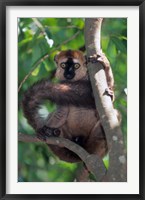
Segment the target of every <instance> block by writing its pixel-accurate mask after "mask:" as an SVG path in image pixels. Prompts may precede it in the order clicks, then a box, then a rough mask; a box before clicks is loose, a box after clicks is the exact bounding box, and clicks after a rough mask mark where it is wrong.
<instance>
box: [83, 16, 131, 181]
mask: <svg viewBox="0 0 145 200" xmlns="http://www.w3.org/2000/svg"><path fill="white" fill-rule="evenodd" d="M102 20H103V18H87V19H86V20H85V40H86V50H87V56H88V57H90V56H93V55H95V54H100V52H101V43H100V38H101V24H102ZM88 71H89V75H90V81H91V84H92V89H93V94H94V97H95V103H96V108H97V111H98V113H99V116H100V120H101V123H102V125H103V128H104V131H105V134H106V138H107V143H108V147H109V162H110V163H109V169H108V172H107V177H104V181H109V182H126V181H127V167H126V164H127V156H126V150H125V147H124V144H123V135H122V132H121V129H120V124H119V122H118V119H117V116H116V113H115V111H114V108H113V104H112V101H111V98H110V96H107V95H105V90H106V88H108V85H107V81H106V75H105V71H104V66H103V65H102V64H101V63H99V62H97V63H89V64H88Z"/></svg>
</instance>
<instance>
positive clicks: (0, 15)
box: [0, 0, 145, 200]
mask: <svg viewBox="0 0 145 200" xmlns="http://www.w3.org/2000/svg"><path fill="white" fill-rule="evenodd" d="M44 5H47V6H50V5H53V6H139V16H140V20H139V25H140V33H139V37H140V38H139V40H140V47H139V48H140V56H139V65H140V69H139V84H140V88H139V92H140V93H139V97H140V100H139V103H140V109H139V112H140V114H139V117H140V119H139V124H140V135H139V148H140V149H139V151H140V155H139V158H140V161H139V166H140V167H139V170H140V173H139V187H140V188H139V194H135V195H134V194H108V195H107V194H101V195H100V194H96V195H94V194H92V195H83V194H81V195H76V194H70V195H67V194H64V195H60V194H55V195H54V194H53V195H43V194H40V195H36V194H33V195H28V194H20V195H16V194H6V184H7V182H6V70H7V69H6V7H7V6H44ZM0 44H1V48H0V199H20V200H21V199H40V200H41V199H55V200H56V199H75V200H77V199H102V200H108V199H115V200H121V199H122V200H123V199H125V200H133V199H134V200H138V199H140V200H144V199H145V170H144V169H145V145H144V142H145V134H144V131H145V123H144V120H145V117H144V116H145V106H144V102H145V91H144V90H145V78H144V75H145V1H144V0H116V1H115V0H89V1H84V0H83V1H81V0H73V1H67V0H60V1H58V0H41V1H40V0H29V1H27V0H2V1H0ZM132 70H135V68H134V67H133V68H132ZM134 83H135V81H134ZM134 95H136V94H135V91H134ZM7 115H8V113H7Z"/></svg>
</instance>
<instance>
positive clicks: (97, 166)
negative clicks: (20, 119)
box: [18, 133, 106, 181]
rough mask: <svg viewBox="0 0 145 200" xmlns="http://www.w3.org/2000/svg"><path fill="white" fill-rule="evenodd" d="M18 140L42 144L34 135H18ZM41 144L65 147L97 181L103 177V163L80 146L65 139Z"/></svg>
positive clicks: (104, 170) (54, 139)
mask: <svg viewBox="0 0 145 200" xmlns="http://www.w3.org/2000/svg"><path fill="white" fill-rule="evenodd" d="M18 140H19V141H21V142H31V143H32V142H42V141H41V140H39V139H38V138H37V137H36V135H27V134H22V133H19V134H18ZM43 143H47V144H51V145H57V146H60V147H66V148H67V149H69V150H70V151H73V152H74V153H76V154H77V155H78V156H79V157H80V159H81V160H82V161H83V162H84V163H85V165H86V167H87V169H88V170H89V171H90V172H92V173H93V174H94V176H95V177H96V180H97V181H100V180H102V178H103V177H104V175H105V172H106V169H105V167H104V164H103V161H102V160H101V159H100V158H99V157H98V156H97V155H92V154H89V153H88V152H87V151H86V150H85V149H83V148H82V147H81V146H79V145H77V144H76V143H74V142H72V141H70V140H68V139H65V138H58V137H50V138H47V140H46V141H44V142H43Z"/></svg>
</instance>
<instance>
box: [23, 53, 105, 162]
mask: <svg viewBox="0 0 145 200" xmlns="http://www.w3.org/2000/svg"><path fill="white" fill-rule="evenodd" d="M68 58H69V59H71V62H72V60H73V61H74V62H78V63H79V64H80V67H79V68H78V69H76V70H75V76H74V77H73V78H72V79H71V80H66V79H65V77H64V69H63V68H61V66H60V65H61V63H62V62H67V60H68ZM55 61H56V63H57V70H56V77H57V78H59V79H60V83H56V84H52V83H50V82H49V81H48V80H42V81H40V82H38V83H36V84H34V85H33V86H31V87H30V88H29V89H28V91H27V92H26V93H25V95H24V98H23V102H22V105H23V110H24V114H25V116H26V118H27V120H28V122H29V123H30V124H31V125H32V127H33V128H34V129H35V130H36V132H37V131H38V130H40V129H41V128H42V127H44V126H46V127H50V128H57V129H59V131H60V135H59V137H63V138H67V139H70V140H72V141H74V142H76V143H78V144H79V145H81V146H82V147H83V148H85V149H86V150H87V151H88V152H89V153H91V154H97V155H98V156H100V157H103V156H104V155H105V154H106V152H107V142H106V138H105V134H104V130H103V127H102V125H101V123H100V120H99V116H98V113H97V111H96V108H95V103H94V98H93V95H92V89H91V85H90V81H89V79H88V74H87V66H86V59H85V57H84V56H83V54H82V52H80V51H71V50H68V51H62V52H60V53H59V54H58V55H56V57H55ZM47 99H48V100H50V101H52V102H54V103H56V104H57V105H58V108H57V110H56V111H55V112H54V113H52V114H51V115H50V116H49V117H48V119H47V120H45V121H44V120H43V119H42V118H41V117H40V116H39V115H38V109H39V106H40V105H41V104H42V103H43V101H44V100H47ZM44 134H45V133H44ZM49 147H50V148H51V149H52V151H53V152H54V153H55V154H56V155H57V156H58V157H59V158H60V159H62V160H64V161H67V162H77V161H80V159H79V157H78V156H77V155H76V154H74V153H73V152H71V151H69V150H68V149H66V148H60V147H58V146H54V145H49Z"/></svg>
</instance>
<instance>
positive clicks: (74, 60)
mask: <svg viewBox="0 0 145 200" xmlns="http://www.w3.org/2000/svg"><path fill="white" fill-rule="evenodd" d="M71 59H72V61H73V62H74V63H78V62H80V60H79V59H77V58H71ZM68 60H69V58H66V57H65V58H62V59H61V63H62V62H67V61H68Z"/></svg>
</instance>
